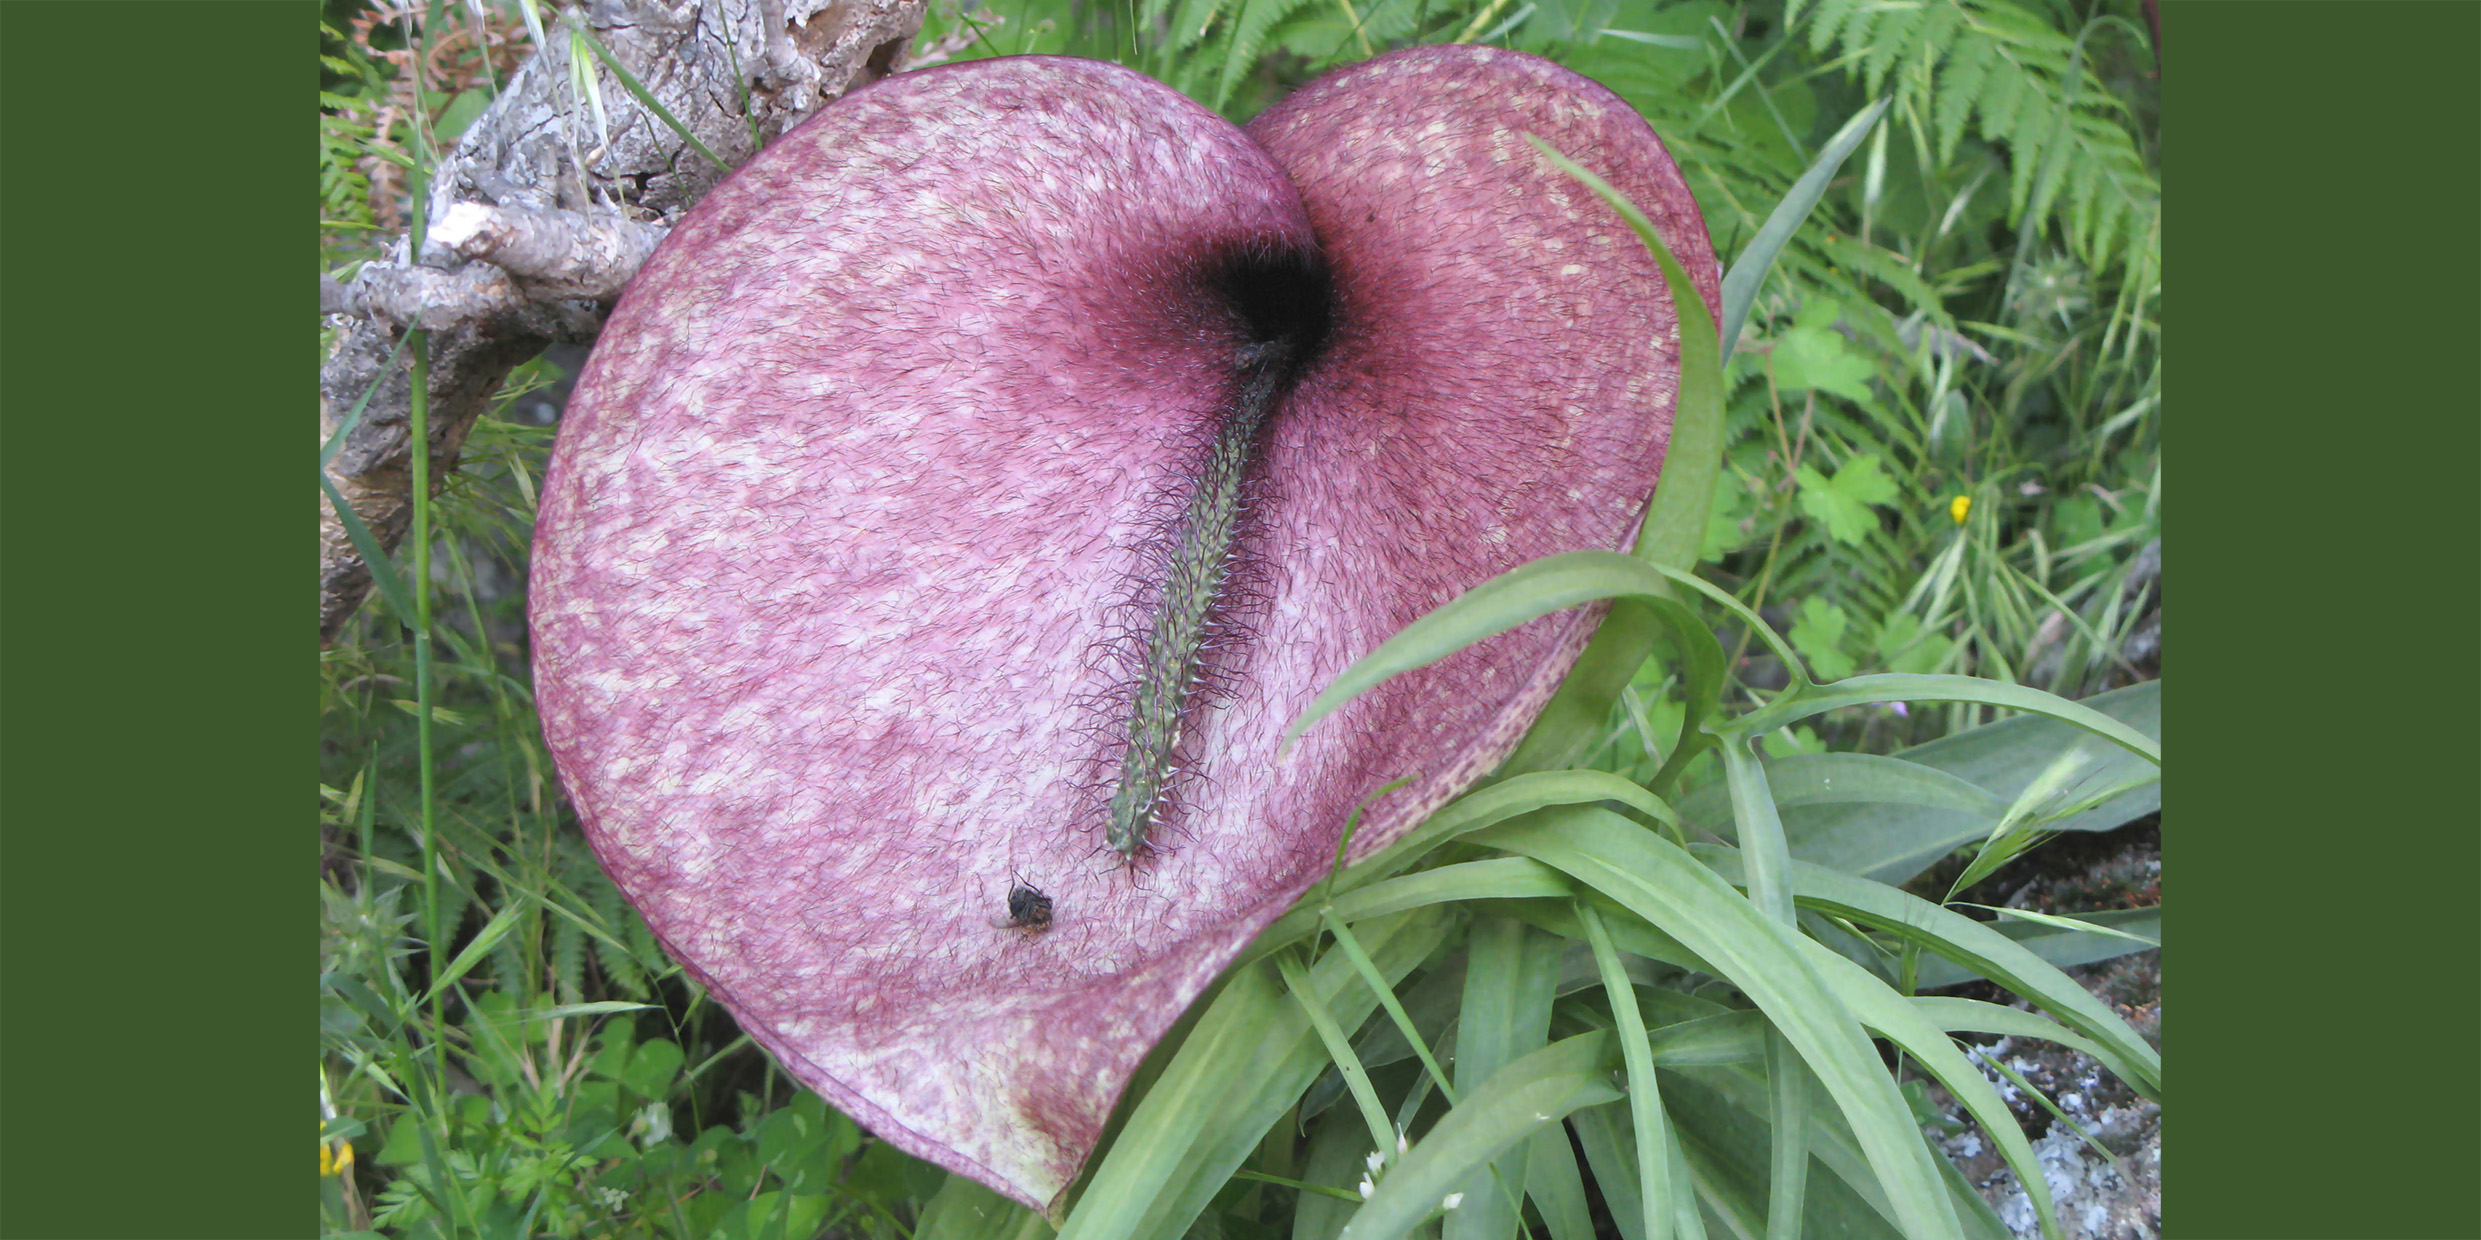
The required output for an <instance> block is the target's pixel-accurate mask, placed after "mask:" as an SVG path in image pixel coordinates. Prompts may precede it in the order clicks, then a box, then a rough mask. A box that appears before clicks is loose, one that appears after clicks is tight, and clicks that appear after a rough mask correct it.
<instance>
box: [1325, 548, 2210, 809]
mask: <svg viewBox="0 0 2481 1240" xmlns="http://www.w3.org/2000/svg"><path fill="white" fill-rule="evenodd" d="M1538 562H1539V561H1537V563H1538ZM1449 606H1451V607H1452V606H1454V604H1452V603H1451V604H1449ZM1432 614H1433V615H1436V614H1437V613H1436V612H1434V613H1432ZM1426 618H1427V617H1425V619H1426ZM1415 623H1416V624H1418V623H1420V622H1419V621H1415ZM1510 627H1514V626H1510ZM1406 631H1407V632H1410V631H1411V630H1409V629H1408V630H1406ZM1381 649H1382V650H1383V649H1385V647H1381ZM1373 657H1375V656H1373ZM1441 657H1444V656H1441ZM1349 674H1350V673H1349V672H1348V673H1347V675H1349ZM1872 702H1977V703H1979V704H1981V705H1984V706H2002V707H2005V708H2007V709H2009V710H2021V711H2024V712H2026V713H2027V714H2034V715H2047V716H2049V717H2050V718H2052V719H2056V720H2059V721H2060V722H2062V723H2068V724H2073V725H2075V726H2076V727H2080V728H2083V729H2085V730H2086V731H2088V732H2091V733H2093V734H2094V735H2096V736H2099V737H2101V738H2103V739H2105V740H2108V741H2110V742H2112V743H2113V744H2116V745H2120V746H2122V747H2124V748H2126V749H2127V750H2128V751H2129V752H2130V753H2133V754H2136V755H2137V756H2139V757H2141V758H2144V759H2145V760H2146V761H2148V762H2151V763H2153V764H2154V765H2155V766H2160V765H2162V744H2161V742H2159V741H2156V740H2155V739H2154V738H2152V737H2150V736H2147V735H2145V734H2144V733H2143V732H2139V731H2137V730H2136V729H2135V728H2132V727H2129V726H2128V725H2127V724H2124V723H2121V722H2120V721H2118V720H2116V719H2113V718H2111V717H2110V716H2109V715H2105V714H2103V713H2102V712H2100V711H2098V710H2095V709H2093V708H2092V707H2090V706H2085V705H2083V704H2081V703H2077V702H2071V701H2068V700H2067V699H2066V698H2063V697H2059V696H2056V695H2054V694H2049V693H2044V692H2042V691H2041V690H2039V689H2033V688H2028V687H2026V686H2024V685H2011V684H2006V683H2004V682H2001V681H1995V680H1983V679H1981V678H1979V677H1976V676H1933V675H1915V674H1911V673H1906V672H1882V673H1880V674H1878V675H1875V676H1854V677H1852V678H1850V679H1848V680H1838V681H1836V682H1834V683H1832V684H1824V685H1809V686H1805V687H1796V688H1795V690H1794V691H1793V692H1792V693H1790V694H1787V695H1785V696H1784V697H1782V698H1779V699H1777V700H1776V701H1774V702H1771V703H1768V704H1767V705H1766V706H1764V707H1761V708H1759V709H1757V710H1754V711H1751V712H1750V713H1748V714H1746V715H1743V716H1741V717H1740V718H1738V719H1735V720H1733V721H1732V723H1731V725H1730V727H1731V730H1732V731H1735V732H1739V733H1742V734H1744V735H1749V736H1755V735H1757V734H1759V733H1761V732H1771V731H1773V730H1775V729H1776V728H1780V727H1786V726H1789V725H1791V724H1794V723H1797V722H1799V721H1801V720H1803V719H1807V718H1809V717H1810V716H1812V715H1822V714H1825V713H1826V712H1827V711H1830V710H1835V709H1838V708H1840V707H1845V706H1859V705H1863V704H1866V703H1872Z"/></svg>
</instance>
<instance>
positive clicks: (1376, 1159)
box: [1361, 1150, 1387, 1175]
mask: <svg viewBox="0 0 2481 1240" xmlns="http://www.w3.org/2000/svg"><path fill="white" fill-rule="evenodd" d="M1361 1161H1362V1162H1364V1163H1367V1164H1368V1165H1369V1168H1370V1174H1371V1175H1377V1174H1378V1172H1379V1168H1381V1167H1384V1166H1386V1165H1387V1157H1386V1155H1384V1154H1381V1153H1379V1152H1378V1151H1377V1150H1371V1151H1370V1156H1369V1157H1368V1158H1365V1159H1362V1160H1361Z"/></svg>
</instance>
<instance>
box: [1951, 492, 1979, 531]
mask: <svg viewBox="0 0 2481 1240" xmlns="http://www.w3.org/2000/svg"><path fill="white" fill-rule="evenodd" d="M1972 512H1973V497H1972V496H1970V495H1959V496H1956V497H1955V498H1954V499H1951V500H1949V501H1947V515H1948V516H1951V517H1954V518H1955V519H1956V524H1958V525H1962V524H1964V518H1966V517H1968V516H1971V515H1972Z"/></svg>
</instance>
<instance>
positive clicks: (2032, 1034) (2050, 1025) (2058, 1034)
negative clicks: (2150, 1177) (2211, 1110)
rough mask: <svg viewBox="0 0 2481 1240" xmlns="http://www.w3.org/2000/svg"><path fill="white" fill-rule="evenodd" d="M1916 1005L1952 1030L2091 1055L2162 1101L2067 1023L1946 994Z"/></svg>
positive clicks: (2116, 1057)
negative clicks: (2035, 1041) (2036, 1041)
mask: <svg viewBox="0 0 2481 1240" xmlns="http://www.w3.org/2000/svg"><path fill="white" fill-rule="evenodd" d="M1909 1002H1910V1003H1911V1004H1912V1005H1913V1007H1914V1008H1915V1009H1916V1010H1918V1011H1919V1012H1920V1013H1921V1014H1922V1015H1923V1016H1924V1017H1926V1018H1928V1019H1929V1020H1930V1022H1931V1023H1933V1024H1935V1025H1937V1026H1938V1027H1939V1028H1941V1029H1944V1030H1946V1031H1947V1032H1949V1033H1990V1034H1997V1035H1999V1036H2000V1037H2008V1038H2039V1039H2040V1040H2042V1041H2044V1042H2052V1043H2056V1044H2058V1045H2060V1046H2064V1047H2067V1048H2068V1049H2070V1050H2074V1051H2078V1052H2080V1053H2082V1054H2085V1055H2089V1056H2091V1057H2092V1058H2093V1059H2094V1061H2095V1062H2097V1063H2099V1064H2101V1065H2102V1066H2103V1067H2105V1068H2108V1069H2110V1071H2111V1075H2112V1076H2115V1077H2118V1078H2119V1079H2120V1080H2122V1081H2124V1082H2126V1083H2127V1085H2128V1087H2129V1088H2131V1089H2134V1090H2136V1091H2137V1092H2138V1093H2140V1094H2143V1095H2144V1096H2145V1097H2146V1098H2148V1099H2150V1100H2152V1101H2154V1102H2160V1101H2162V1096H2161V1093H2160V1091H2158V1090H2153V1089H2149V1088H2148V1087H2147V1086H2146V1085H2145V1084H2144V1083H2143V1081H2144V1078H2143V1077H2141V1076H2140V1075H2139V1074H2138V1073H2137V1070H2136V1068H2135V1067H2134V1066H2133V1065H2131V1064H2129V1062H2128V1061H2127V1060H2126V1059H2124V1058H2122V1057H2121V1056H2120V1055H2118V1054H2117V1053H2116V1052H2114V1051H2112V1050H2111V1048H2109V1047H2107V1046H2104V1045H2102V1044H2101V1043H2099V1042H2096V1041H2094V1040H2093V1039H2091V1038H2088V1037H2085V1036H2083V1035H2081V1034H2078V1033H2075V1032H2072V1031H2070V1030H2069V1029H2068V1027H2067V1026H2065V1025H2062V1024H2060V1023H2059V1022H2057V1021H2055V1020H2052V1019H2050V1018H2049V1017H2047V1016H2044V1015H2042V1014H2041V1013H2039V1012H2026V1011H2022V1010H2019V1009H2017V1008H2011V1007H2000V1006H1999V1005H1998V1004H1995V1003H1984V1002H1982V1001H1981V1000H1979V999H1956V998H1950V997H1947V996H1944V995H1925V996H1916V997H1915V998H1913V999H1911V1000H1909Z"/></svg>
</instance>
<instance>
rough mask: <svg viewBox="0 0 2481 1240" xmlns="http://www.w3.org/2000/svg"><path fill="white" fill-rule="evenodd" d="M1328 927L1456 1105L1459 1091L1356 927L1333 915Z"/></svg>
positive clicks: (1434, 1081) (1339, 948)
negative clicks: (1353, 930) (1357, 932)
mask: <svg viewBox="0 0 2481 1240" xmlns="http://www.w3.org/2000/svg"><path fill="white" fill-rule="evenodd" d="M1326 924H1327V932H1328V933H1330V934H1332V935H1334V936H1335V948H1336V950H1337V951H1340V952H1342V953H1344V958H1345V959H1347V960H1350V961H1352V967H1353V968H1355V969H1357V970H1359V971H1360V973H1361V980H1362V981H1364V982H1367V983H1369V987H1370V993H1371V994H1373V995H1375V996H1377V998H1378V1003H1379V1006H1380V1007H1383V1008H1385V1009H1387V1019H1389V1020H1390V1021H1393V1022H1394V1023H1395V1028H1396V1032H1397V1033H1398V1034H1400V1035H1402V1037H1403V1038H1404V1042H1405V1045H1406V1046H1408V1047H1410V1048H1411V1050H1412V1052H1413V1053H1414V1054H1415V1055H1418V1056H1420V1058H1421V1066H1422V1068H1423V1070H1425V1071H1427V1072H1428V1073H1429V1074H1430V1081H1431V1083H1432V1084H1433V1085H1435V1086H1436V1087H1437V1088H1438V1091H1439V1092H1440V1093H1441V1094H1444V1095H1446V1097H1447V1104H1448V1105H1449V1106H1454V1105H1455V1104H1456V1091H1455V1088H1454V1087H1453V1086H1451V1085H1449V1084H1448V1075H1447V1069H1445V1068H1442V1067H1440V1066H1439V1061H1438V1059H1437V1058H1436V1057H1435V1056H1433V1055H1432V1054H1431V1053H1430V1043H1429V1041H1428V1040H1427V1039H1425V1038H1423V1037H1422V1036H1421V1029H1420V1028H1419V1027H1418V1026H1416V1025H1414V1023H1413V1017H1412V1014H1411V1013H1409V1012H1407V1011H1405V1010H1404V1002H1403V1001H1402V1000H1400V999H1398V998H1396V992H1395V988H1394V987H1393V986H1390V985H1388V983H1387V975H1386V974H1384V973H1381V972H1379V971H1378V965H1377V963H1376V962H1374V961H1372V960H1371V959H1370V953H1369V952H1368V951H1367V950H1366V949H1364V948H1363V947H1362V946H1361V936H1359V935H1356V934H1354V933H1353V932H1352V927H1350V926H1347V925H1345V924H1344V923H1343V921H1342V920H1341V919H1339V918H1337V917H1335V916H1334V915H1333V914H1329V915H1328V916H1327V918H1326ZM1335 1062H1336V1063H1337V1064H1338V1065H1339V1066H1340V1065H1341V1064H1342V1063H1343V1062H1344V1061H1343V1060H1341V1059H1338V1060H1336V1061H1335Z"/></svg>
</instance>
